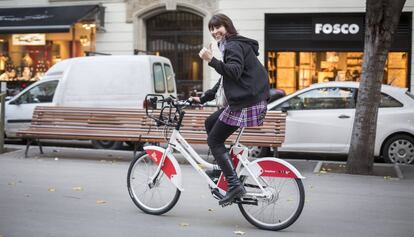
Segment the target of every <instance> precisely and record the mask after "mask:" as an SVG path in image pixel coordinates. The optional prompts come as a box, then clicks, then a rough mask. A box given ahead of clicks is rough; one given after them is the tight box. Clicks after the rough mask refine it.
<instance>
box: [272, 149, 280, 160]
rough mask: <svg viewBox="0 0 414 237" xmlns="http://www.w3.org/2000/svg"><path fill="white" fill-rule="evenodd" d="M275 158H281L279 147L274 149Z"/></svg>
mask: <svg viewBox="0 0 414 237" xmlns="http://www.w3.org/2000/svg"><path fill="white" fill-rule="evenodd" d="M273 157H276V158H278V157H279V151H278V149H277V147H274V148H273Z"/></svg>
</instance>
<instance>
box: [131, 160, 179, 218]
mask: <svg viewBox="0 0 414 237" xmlns="http://www.w3.org/2000/svg"><path fill="white" fill-rule="evenodd" d="M143 162H146V163H143ZM157 166H158V165H157V164H156V163H155V162H154V161H153V160H152V159H151V158H150V157H149V155H148V154H147V153H146V152H142V153H140V154H138V155H137V156H136V157H135V158H134V160H133V161H132V162H131V164H130V166H129V169H128V175H127V187H128V193H129V196H130V197H131V199H132V201H133V202H134V204H135V205H136V206H137V207H138V208H139V209H141V210H142V211H143V212H145V213H147V214H151V215H161V214H164V213H166V212H168V211H169V210H171V209H172V208H173V207H174V206H175V204H177V202H178V199H179V198H180V195H181V191H180V190H179V189H178V188H176V187H175V185H174V184H173V183H172V182H171V181H170V180H169V179H168V177H166V175H164V173H163V172H162V171H161V174H160V175H161V176H162V177H160V179H159V180H158V182H157V183H156V184H155V186H154V187H152V188H150V187H149V186H148V180H149V179H150V178H151V176H152V175H153V174H154V173H155V171H156V169H157ZM138 170H139V172H138ZM138 176H139V177H140V178H141V179H143V181H142V182H139V183H138V182H137V180H138ZM138 181H139V180H138ZM162 188H163V189H165V190H161V189H162ZM174 190H175V192H174ZM147 191H148V194H149V195H150V198H149V199H148V198H145V197H144V196H143V195H144V194H146V193H147ZM138 194H139V195H138ZM156 194H158V197H157V195H156ZM157 200H158V201H159V202H163V203H158V204H157V203H156V201H157Z"/></svg>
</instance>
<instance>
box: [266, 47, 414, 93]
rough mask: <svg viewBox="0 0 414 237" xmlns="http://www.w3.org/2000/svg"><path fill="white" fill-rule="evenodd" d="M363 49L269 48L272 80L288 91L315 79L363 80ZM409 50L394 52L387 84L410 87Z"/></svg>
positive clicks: (299, 87)
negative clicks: (353, 50) (299, 50)
mask: <svg viewBox="0 0 414 237" xmlns="http://www.w3.org/2000/svg"><path fill="white" fill-rule="evenodd" d="M362 63H363V53H362V52H275V51H269V52H267V68H268V71H269V84H270V86H271V87H272V88H278V89H283V90H285V91H286V93H287V94H290V93H293V92H295V91H296V90H299V89H303V88H305V87H308V86H310V85H311V84H313V83H321V82H328V81H360V80H361V73H362ZM407 65H408V63H407V53H406V52H390V53H389V54H388V60H387V64H386V67H385V68H384V80H383V83H384V84H390V85H393V86H398V87H407V81H408V78H407V70H408V67H407Z"/></svg>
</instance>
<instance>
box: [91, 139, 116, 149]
mask: <svg viewBox="0 0 414 237" xmlns="http://www.w3.org/2000/svg"><path fill="white" fill-rule="evenodd" d="M92 145H93V147H94V148H96V149H110V150H120V149H121V148H122V147H123V145H124V144H123V142H115V141H107V140H99V141H98V140H92Z"/></svg>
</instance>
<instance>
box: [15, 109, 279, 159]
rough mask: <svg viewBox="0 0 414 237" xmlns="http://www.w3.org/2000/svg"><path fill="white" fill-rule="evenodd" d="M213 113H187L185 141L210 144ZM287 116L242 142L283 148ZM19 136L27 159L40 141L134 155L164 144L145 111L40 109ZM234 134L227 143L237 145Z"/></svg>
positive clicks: (273, 117) (269, 120)
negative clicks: (110, 145)
mask: <svg viewBox="0 0 414 237" xmlns="http://www.w3.org/2000/svg"><path fill="white" fill-rule="evenodd" d="M212 112H213V111H205V110H186V114H185V117H184V120H183V123H182V124H183V126H182V127H181V129H180V132H181V134H182V135H183V137H184V138H185V139H186V140H187V141H188V142H189V143H194V144H207V135H206V131H205V128H204V120H205V119H206V118H207V117H208V116H209V115H210V114H211V113H212ZM285 123H286V113H282V112H277V111H269V112H268V113H267V115H266V118H265V122H264V124H263V126H260V127H252V128H246V129H245V130H244V133H243V136H242V137H241V140H240V142H241V143H242V144H243V145H247V146H261V147H274V148H277V147H280V146H281V144H282V143H283V141H284V137H285ZM17 135H18V136H19V137H21V138H26V139H28V141H27V145H26V151H25V155H26V156H27V153H28V149H29V147H30V144H31V143H32V142H33V141H34V140H36V141H37V142H38V145H39V149H40V152H41V153H43V150H42V146H41V143H40V139H70V140H109V141H125V142H132V143H133V144H134V155H135V153H136V151H137V147H138V145H139V144H142V143H144V142H165V141H166V140H165V138H164V137H165V135H164V127H157V126H156V124H155V122H154V120H153V119H151V118H149V117H147V116H146V114H145V110H143V109H131V108H89V107H60V106H38V107H36V108H35V110H34V112H33V118H32V123H31V125H30V127H29V128H26V129H23V130H20V131H18V133H17ZM236 136H237V133H235V134H233V135H232V136H231V137H230V138H229V139H228V140H227V143H228V144H230V143H232V142H234V141H235V139H236Z"/></svg>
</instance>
